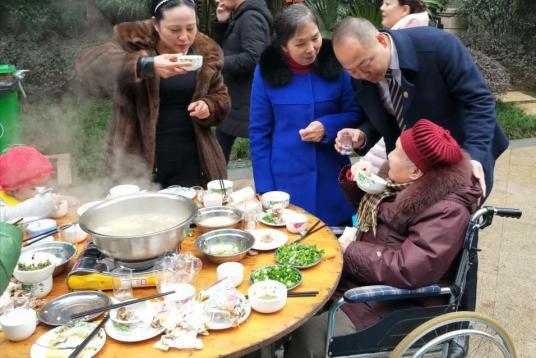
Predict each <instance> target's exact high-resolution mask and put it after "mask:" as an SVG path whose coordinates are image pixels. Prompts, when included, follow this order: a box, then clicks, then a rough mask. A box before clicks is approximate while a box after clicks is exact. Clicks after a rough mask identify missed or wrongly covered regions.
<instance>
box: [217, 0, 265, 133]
mask: <svg viewBox="0 0 536 358" xmlns="http://www.w3.org/2000/svg"><path fill="white" fill-rule="evenodd" d="M271 26H272V15H271V13H270V10H268V7H267V6H266V3H265V1H264V0H246V1H245V2H244V3H243V4H242V5H241V6H240V7H239V8H238V10H236V11H235V12H234V13H233V15H232V17H231V19H230V20H229V21H228V22H225V23H219V22H217V21H214V22H213V23H212V37H213V38H214V39H215V40H216V42H218V43H219V44H220V46H221V47H222V48H223V54H224V56H225V58H224V65H223V77H224V81H225V84H226V85H227V88H228V90H229V95H230V96H231V103H232V106H231V112H230V113H229V115H228V116H227V118H226V120H225V121H223V123H222V124H220V127H219V128H220V130H221V131H223V132H225V133H227V134H231V135H234V136H237V137H243V138H246V137H248V135H249V97H250V94H251V82H252V80H253V70H254V69H255V65H256V64H257V62H258V61H259V58H260V56H261V53H262V51H263V50H264V49H265V48H266V46H268V44H269V42H270V35H271Z"/></svg>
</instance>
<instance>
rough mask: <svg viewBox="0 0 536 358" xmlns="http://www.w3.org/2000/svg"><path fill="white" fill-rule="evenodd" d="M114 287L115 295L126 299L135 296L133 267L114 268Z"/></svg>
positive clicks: (122, 299)
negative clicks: (133, 290)
mask: <svg viewBox="0 0 536 358" xmlns="http://www.w3.org/2000/svg"><path fill="white" fill-rule="evenodd" d="M112 287H113V289H114V297H115V298H117V299H118V300H119V301H126V300H129V299H131V298H132V297H134V294H133V292H132V269H130V268H128V267H124V266H119V267H117V268H115V269H113V270H112Z"/></svg>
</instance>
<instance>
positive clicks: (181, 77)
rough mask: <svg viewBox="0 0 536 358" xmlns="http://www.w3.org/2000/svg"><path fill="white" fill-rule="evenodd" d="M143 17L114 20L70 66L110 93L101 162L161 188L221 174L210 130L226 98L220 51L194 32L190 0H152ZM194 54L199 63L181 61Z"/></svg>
mask: <svg viewBox="0 0 536 358" xmlns="http://www.w3.org/2000/svg"><path fill="white" fill-rule="evenodd" d="M151 12H152V14H153V17H152V18H151V19H149V20H145V21H138V22H128V23H122V24H119V25H117V26H115V28H114V38H113V40H112V41H110V42H107V43H105V44H103V45H101V46H97V47H93V48H89V49H85V50H83V51H81V52H80V54H79V55H78V57H77V59H76V71H77V73H78V75H79V77H80V78H81V80H82V82H83V83H84V84H85V85H86V86H87V87H88V89H90V90H91V91H92V92H94V93H98V94H104V95H108V96H112V98H113V113H112V123H111V128H110V135H109V140H108V158H107V164H108V168H109V169H110V171H111V175H112V179H118V178H124V177H125V176H126V175H130V176H141V175H143V174H144V173H145V174H147V173H151V172H152V173H153V174H154V180H155V181H156V182H157V183H159V184H160V185H161V186H162V187H167V186H169V185H183V186H192V185H203V184H205V183H206V182H207V181H209V180H212V179H216V178H225V177H226V174H227V172H226V165H225V159H224V157H223V153H222V150H221V147H220V145H219V144H218V142H217V140H216V138H215V136H214V135H213V133H212V131H211V127H212V126H216V125H217V124H218V123H220V122H221V121H222V120H223V119H224V118H225V116H226V114H227V112H228V110H229V106H230V100H229V96H228V94H227V88H226V87H225V85H224V83H223V78H222V75H221V69H222V67H223V55H222V52H221V49H220V48H219V47H218V46H217V44H216V43H215V42H214V41H213V40H211V39H210V38H209V37H207V36H206V35H204V34H202V33H200V32H198V30H197V16H196V12H195V3H194V1H192V0H159V1H157V0H153V1H152V2H151ZM182 55H198V56H202V61H203V64H202V66H201V67H200V68H199V69H195V67H196V66H194V65H195V64H196V63H195V62H190V61H186V62H181V60H179V58H180V57H181V56H182Z"/></svg>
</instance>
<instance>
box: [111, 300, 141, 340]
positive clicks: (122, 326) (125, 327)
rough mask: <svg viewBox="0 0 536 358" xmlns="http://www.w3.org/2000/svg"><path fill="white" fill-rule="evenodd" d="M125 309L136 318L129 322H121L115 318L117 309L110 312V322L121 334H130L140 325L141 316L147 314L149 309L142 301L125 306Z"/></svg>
mask: <svg viewBox="0 0 536 358" xmlns="http://www.w3.org/2000/svg"><path fill="white" fill-rule="evenodd" d="M126 308H128V309H131V310H133V311H134V313H135V315H136V317H134V318H133V319H131V320H121V319H119V317H117V314H118V310H119V309H115V310H110V319H111V320H112V324H113V326H114V327H115V328H117V329H118V330H120V331H121V332H123V333H132V332H134V331H135V330H136V329H138V327H140V326H141V325H142V323H143V315H144V314H147V312H148V311H149V309H150V308H149V303H148V302H147V301H142V302H139V303H135V304H133V305H130V306H126Z"/></svg>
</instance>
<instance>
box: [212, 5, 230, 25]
mask: <svg viewBox="0 0 536 358" xmlns="http://www.w3.org/2000/svg"><path fill="white" fill-rule="evenodd" d="M216 4H218V7H216V19H218V22H226V21H228V20H229V18H230V17H231V10H230V9H228V8H227V7H226V6H224V5H223V4H220V2H219V1H216Z"/></svg>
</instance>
